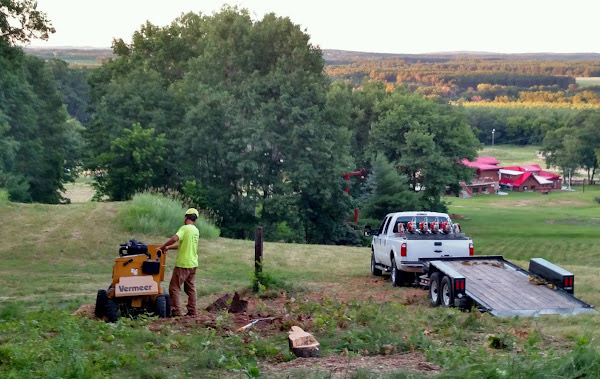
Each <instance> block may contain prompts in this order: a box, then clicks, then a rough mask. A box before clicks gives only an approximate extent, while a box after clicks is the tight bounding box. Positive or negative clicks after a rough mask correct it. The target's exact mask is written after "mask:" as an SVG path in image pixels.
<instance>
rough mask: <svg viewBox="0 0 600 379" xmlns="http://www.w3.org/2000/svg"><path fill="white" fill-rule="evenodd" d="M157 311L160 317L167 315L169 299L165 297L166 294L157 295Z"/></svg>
mask: <svg viewBox="0 0 600 379" xmlns="http://www.w3.org/2000/svg"><path fill="white" fill-rule="evenodd" d="M155 313H156V315H157V316H158V318H166V317H167V299H166V298H165V295H158V296H157V297H156V308H155Z"/></svg>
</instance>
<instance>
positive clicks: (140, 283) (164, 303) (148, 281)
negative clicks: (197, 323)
mask: <svg viewBox="0 0 600 379" xmlns="http://www.w3.org/2000/svg"><path fill="white" fill-rule="evenodd" d="M159 247H160V246H159V245H147V244H144V243H140V242H138V241H136V240H134V239H132V240H130V241H129V242H127V243H126V244H123V245H121V248H120V249H119V257H118V258H117V259H116V260H115V264H114V266H113V275H112V283H111V284H110V286H109V287H108V290H99V291H98V295H97V297H96V309H95V314H96V316H97V317H99V318H103V317H105V316H106V318H107V320H108V321H109V322H115V321H117V320H118V319H119V316H120V315H121V316H125V315H126V316H131V317H135V316H137V315H139V314H142V313H149V314H154V315H157V316H158V317H160V318H165V317H170V316H171V302H170V299H169V294H168V293H167V292H165V289H164V288H163V286H161V285H160V283H161V282H162V281H163V279H164V277H165V260H166V254H165V253H164V252H161V251H160V250H159Z"/></svg>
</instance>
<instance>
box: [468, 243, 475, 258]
mask: <svg viewBox="0 0 600 379" xmlns="http://www.w3.org/2000/svg"><path fill="white" fill-rule="evenodd" d="M469 255H470V256H473V255H475V249H474V248H473V242H471V243H470V244H469Z"/></svg>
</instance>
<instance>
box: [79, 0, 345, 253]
mask: <svg viewBox="0 0 600 379" xmlns="http://www.w3.org/2000/svg"><path fill="white" fill-rule="evenodd" d="M114 51H115V53H116V54H117V55H118V56H119V57H118V58H117V59H115V60H114V61H113V62H111V63H109V64H107V65H105V66H103V67H102V68H101V69H100V70H98V71H97V72H95V73H94V74H93V75H92V77H91V97H92V106H93V109H94V111H95V114H94V118H93V120H92V123H91V126H90V130H89V139H90V143H91V145H92V149H93V151H94V152H95V154H96V155H99V154H100V153H101V152H102V151H106V149H107V146H108V145H109V144H110V143H111V141H112V140H114V139H115V138H117V137H118V136H119V133H120V131H121V130H122V129H123V128H124V127H125V125H128V124H131V123H132V122H135V121H139V122H140V123H141V124H142V125H144V127H146V128H150V127H151V128H154V129H155V130H156V132H157V133H164V134H165V138H166V141H167V148H168V151H167V153H166V154H165V166H166V170H165V174H164V176H165V181H166V183H167V184H168V185H170V186H172V187H177V188H182V187H183V186H184V183H186V182H188V181H196V185H197V186H198V188H202V189H203V194H204V195H205V197H206V199H207V200H206V201H207V203H208V205H209V206H210V207H211V208H212V209H213V210H215V211H216V212H217V213H218V215H219V218H220V219H221V220H222V228H223V233H224V235H229V236H236V237H248V236H249V235H250V234H249V232H250V231H251V228H252V227H253V226H254V225H255V224H256V223H257V222H259V221H260V222H262V223H263V224H265V227H266V228H267V229H268V228H279V230H280V231H281V230H284V229H285V230H286V233H287V234H288V235H290V234H294V236H300V238H301V240H304V241H310V242H324V243H335V242H339V241H340V240H341V239H344V238H347V235H348V233H349V230H348V227H347V226H346V224H345V221H344V220H345V218H346V216H347V214H346V213H347V211H348V209H350V203H349V202H350V199H349V198H348V197H347V196H345V194H344V193H343V190H342V188H343V187H342V183H341V182H342V181H341V177H340V173H342V172H344V171H345V170H347V169H348V168H350V167H351V164H350V157H349V155H348V145H349V140H350V132H349V130H348V125H347V120H345V119H343V118H339V117H336V112H335V109H336V106H337V105H340V104H345V103H344V101H345V100H344V99H345V98H344V96H342V97H341V99H340V98H338V97H336V96H333V95H332V96H328V88H329V81H328V78H327V77H326V76H325V74H324V73H323V59H322V56H321V52H320V50H319V49H318V48H316V47H314V46H312V45H311V44H310V42H309V36H308V35H307V34H306V33H304V32H303V31H302V30H301V29H300V27H299V26H298V25H294V24H293V23H292V22H291V21H290V20H289V19H287V18H281V17H277V16H275V15H273V14H268V15H266V16H265V17H264V18H263V19H261V20H258V21H253V20H252V19H251V18H250V16H249V14H248V13H247V12H246V11H244V10H238V9H236V8H224V9H223V10H222V11H221V12H219V13H216V14H214V15H212V16H204V15H199V14H193V13H190V14H186V15H183V16H181V17H180V18H178V19H177V20H175V21H174V22H173V23H172V24H171V25H169V26H167V27H164V28H160V27H156V26H154V25H152V24H149V23H148V24H146V25H144V26H143V27H142V28H141V29H140V31H138V32H136V33H135V34H134V36H133V40H132V42H131V43H125V42H124V41H123V40H117V41H115V43H114ZM346 99H347V98H346ZM334 104H335V105H334ZM92 163H94V162H92ZM282 204H285V208H287V209H291V210H293V212H281V209H282ZM282 222H285V227H283V224H282ZM268 234H269V233H268V230H267V235H268ZM291 239H295V237H294V238H291Z"/></svg>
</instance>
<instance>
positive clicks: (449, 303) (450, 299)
mask: <svg viewBox="0 0 600 379" xmlns="http://www.w3.org/2000/svg"><path fill="white" fill-rule="evenodd" d="M440 289H441V291H440V294H441V296H440V300H441V302H442V306H443V307H445V308H450V307H453V306H454V289H453V288H452V281H451V280H450V278H449V277H447V276H444V278H443V279H442V282H441V284H440Z"/></svg>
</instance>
